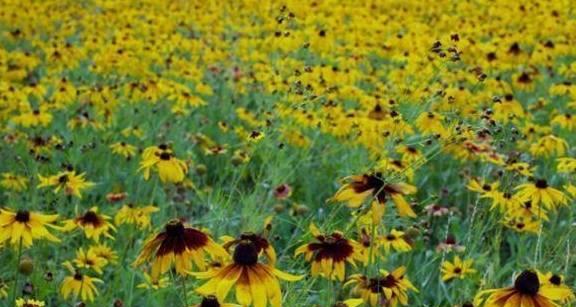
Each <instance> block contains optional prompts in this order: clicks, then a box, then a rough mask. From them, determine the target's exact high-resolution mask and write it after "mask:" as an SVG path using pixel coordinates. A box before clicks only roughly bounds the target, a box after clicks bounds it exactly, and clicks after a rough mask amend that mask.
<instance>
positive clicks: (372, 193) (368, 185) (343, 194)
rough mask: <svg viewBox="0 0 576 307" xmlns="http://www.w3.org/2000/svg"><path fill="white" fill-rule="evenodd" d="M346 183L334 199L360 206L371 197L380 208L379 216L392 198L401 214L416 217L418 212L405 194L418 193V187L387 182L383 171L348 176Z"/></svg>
mask: <svg viewBox="0 0 576 307" xmlns="http://www.w3.org/2000/svg"><path fill="white" fill-rule="evenodd" d="M347 179H349V180H350V182H348V183H345V184H344V185H343V186H342V187H341V188H340V189H339V190H338V191H337V192H336V194H335V195H334V196H333V197H332V200H334V201H341V202H346V203H348V206H349V207H351V208H358V207H360V205H362V203H363V202H364V201H365V200H366V199H367V198H369V197H371V198H373V201H372V205H373V207H374V206H376V205H378V206H376V207H377V208H378V210H377V211H378V214H377V216H380V217H381V216H382V215H383V212H384V205H385V204H386V202H387V201H388V200H389V199H391V200H392V202H393V203H394V204H395V205H396V208H397V210H398V214H399V215H400V216H409V217H416V213H415V212H414V210H412V208H411V207H410V204H408V202H407V201H406V199H405V198H404V195H409V194H414V193H416V187H414V186H412V185H409V184H406V183H387V182H386V181H385V180H384V178H383V177H382V173H374V174H364V175H354V176H350V177H347Z"/></svg>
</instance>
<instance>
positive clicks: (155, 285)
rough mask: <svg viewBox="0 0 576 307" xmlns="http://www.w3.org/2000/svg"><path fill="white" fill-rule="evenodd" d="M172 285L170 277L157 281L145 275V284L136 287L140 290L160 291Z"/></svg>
mask: <svg viewBox="0 0 576 307" xmlns="http://www.w3.org/2000/svg"><path fill="white" fill-rule="evenodd" d="M169 285H170V279H169V278H168V277H161V278H159V279H157V280H154V279H152V277H150V275H148V273H144V282H143V283H140V284H138V286H136V287H137V288H140V289H151V290H158V289H163V288H166V287H168V286H169Z"/></svg>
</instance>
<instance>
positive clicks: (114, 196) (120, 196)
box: [106, 192, 128, 203]
mask: <svg viewBox="0 0 576 307" xmlns="http://www.w3.org/2000/svg"><path fill="white" fill-rule="evenodd" d="M127 196H128V193H126V192H117V193H108V194H106V200H107V201H108V202H110V203H116V202H119V201H122V200H124V199H125V198H126V197H127Z"/></svg>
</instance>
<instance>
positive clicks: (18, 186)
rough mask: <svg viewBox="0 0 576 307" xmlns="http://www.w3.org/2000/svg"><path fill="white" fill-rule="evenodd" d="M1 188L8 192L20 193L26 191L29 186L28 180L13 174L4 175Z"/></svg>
mask: <svg viewBox="0 0 576 307" xmlns="http://www.w3.org/2000/svg"><path fill="white" fill-rule="evenodd" d="M0 186H2V187H4V188H6V189H8V190H12V191H15V192H20V191H23V190H25V189H26V187H27V186H28V178H26V177H24V176H20V175H16V174H13V173H2V180H0Z"/></svg>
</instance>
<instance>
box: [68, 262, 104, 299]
mask: <svg viewBox="0 0 576 307" xmlns="http://www.w3.org/2000/svg"><path fill="white" fill-rule="evenodd" d="M64 266H66V268H67V269H68V270H69V271H70V272H71V273H72V276H66V277H64V280H63V281H62V286H61V288H60V293H61V294H62V297H63V298H64V299H67V298H68V297H69V296H70V295H72V296H73V297H78V296H80V297H81V298H82V300H83V301H90V302H91V301H93V300H94V297H95V295H97V294H98V289H96V285H94V283H103V281H102V280H100V279H98V278H93V277H90V276H87V275H84V274H81V273H80V272H78V271H77V270H75V269H74V267H73V266H72V264H71V263H69V262H66V263H64Z"/></svg>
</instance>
